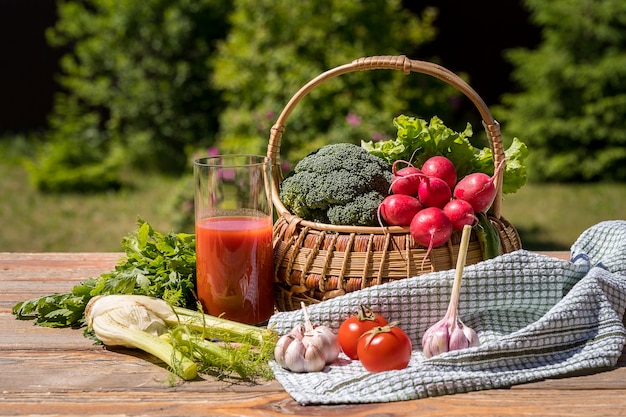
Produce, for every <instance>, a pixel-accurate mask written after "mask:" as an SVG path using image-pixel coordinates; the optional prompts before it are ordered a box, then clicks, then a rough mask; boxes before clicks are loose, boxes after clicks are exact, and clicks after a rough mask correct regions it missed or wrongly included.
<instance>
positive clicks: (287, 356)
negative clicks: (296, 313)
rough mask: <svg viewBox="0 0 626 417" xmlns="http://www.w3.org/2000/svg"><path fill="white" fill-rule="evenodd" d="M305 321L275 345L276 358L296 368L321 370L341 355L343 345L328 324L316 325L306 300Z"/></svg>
mask: <svg viewBox="0 0 626 417" xmlns="http://www.w3.org/2000/svg"><path fill="white" fill-rule="evenodd" d="M302 311H303V313H304V325H303V324H299V325H297V326H295V327H294V328H293V329H291V331H290V332H289V333H287V334H286V335H283V336H281V337H280V339H278V342H277V343H276V348H275V349H274V358H275V359H276V362H277V363H278V364H279V365H280V366H282V367H283V368H285V369H288V370H290V371H292V372H319V371H321V370H323V369H324V367H325V366H326V365H328V364H330V363H333V362H334V361H335V359H337V357H338V356H339V352H340V351H341V346H340V345H339V340H338V339H337V336H336V335H335V333H333V331H332V330H331V329H330V328H329V327H327V326H317V327H313V325H312V324H311V320H310V319H309V314H308V312H307V310H306V306H305V305H304V303H302Z"/></svg>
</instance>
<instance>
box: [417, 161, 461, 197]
mask: <svg viewBox="0 0 626 417" xmlns="http://www.w3.org/2000/svg"><path fill="white" fill-rule="evenodd" d="M422 172H423V173H424V174H425V175H428V176H429V177H437V178H441V179H442V180H444V181H445V182H446V184H448V187H450V189H453V188H454V185H455V184H456V168H455V167H454V164H453V163H452V161H450V160H449V159H448V158H446V157H445V156H433V157H430V158H428V159H427V160H426V162H424V165H422Z"/></svg>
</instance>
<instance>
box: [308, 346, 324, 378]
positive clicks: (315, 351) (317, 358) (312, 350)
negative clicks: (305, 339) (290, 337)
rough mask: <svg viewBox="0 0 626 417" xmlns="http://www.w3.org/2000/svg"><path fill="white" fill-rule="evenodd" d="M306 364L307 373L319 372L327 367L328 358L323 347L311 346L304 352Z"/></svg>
mask: <svg viewBox="0 0 626 417" xmlns="http://www.w3.org/2000/svg"><path fill="white" fill-rule="evenodd" d="M304 363H305V367H306V371H307V372H319V371H321V370H323V369H324V367H325V366H326V357H325V355H324V351H323V350H322V348H321V347H319V346H317V345H310V346H308V347H307V348H305V351H304Z"/></svg>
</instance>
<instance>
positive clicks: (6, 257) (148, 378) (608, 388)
mask: <svg viewBox="0 0 626 417" xmlns="http://www.w3.org/2000/svg"><path fill="white" fill-rule="evenodd" d="M552 255H554V256H558V257H565V256H567V254H564V253H552ZM121 256H122V255H121V254H119V253H36V254H30V253H0V415H2V416H6V415H25V414H29V415H52V414H54V415H66V416H84V415H93V414H98V415H178V416H193V415H203V416H284V415H296V414H297V415H304V416H321V415H323V416H342V417H345V416H353V417H357V416H372V417H373V416H400V415H415V416H447V417H450V416H464V417H468V416H521V415H524V416H542V417H546V416H585V417H587V416H596V417H597V416H623V415H625V414H626V355H622V358H621V360H620V363H619V364H618V367H617V368H616V369H614V370H611V371H608V372H602V373H597V374H593V375H587V376H579V377H571V378H565V379H552V380H546V381H542V382H537V383H532V384H526V385H519V386H514V387H511V388H510V389H498V390H488V391H480V392H473V393H468V394H457V395H449V396H444V397H437V398H427V399H423V400H416V401H405V402H394V403H383V404H363V405H349V406H348V405H345V406H306V407H304V406H300V405H298V404H297V403H296V402H295V401H294V400H293V399H291V397H290V396H289V395H288V394H287V393H286V392H285V391H284V390H283V388H282V386H281V385H280V384H279V383H278V382H276V381H269V382H264V383H261V384H259V385H233V384H232V383H227V382H222V381H217V380H214V379H212V378H210V377H207V378H206V379H204V380H201V381H193V382H186V383H181V382H178V381H174V384H172V379H171V378H170V375H169V373H168V371H167V370H166V369H165V368H163V367H161V366H160V365H159V363H158V362H157V361H156V360H154V359H152V358H151V357H149V356H147V355H145V354H142V353H138V352H133V351H130V350H126V351H112V350H106V349H104V348H102V347H101V346H97V345H94V344H93V342H92V340H90V339H87V338H85V337H84V336H83V332H82V330H73V329H48V328H42V327H38V326H34V325H33V323H32V322H30V321H20V320H16V319H15V317H14V316H13V315H12V314H11V308H12V307H13V305H14V304H15V303H16V302H18V301H22V300H26V299H29V298H32V297H35V296H38V295H44V294H50V293H53V292H65V291H68V290H69V289H71V288H72V287H73V286H74V285H75V284H76V283H78V282H79V281H82V280H84V279H86V278H89V277H97V276H99V275H100V274H101V273H103V272H107V271H109V270H111V269H112V268H113V267H114V265H115V264H116V263H117V260H118V259H119V258H120V257H121Z"/></svg>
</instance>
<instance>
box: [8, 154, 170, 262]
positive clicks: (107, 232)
mask: <svg viewBox="0 0 626 417" xmlns="http://www.w3.org/2000/svg"><path fill="white" fill-rule="evenodd" d="M137 175H138V177H137V179H136V181H137V183H136V186H135V187H134V188H133V189H127V190H121V191H118V192H107V193H94V194H48V193H41V192H38V191H37V190H35V189H34V188H32V187H31V186H30V185H29V183H28V178H27V175H26V172H25V171H24V169H23V168H22V167H20V166H18V165H11V166H7V165H2V164H0V178H2V181H1V182H0V195H1V196H2V204H1V205H0V219H2V231H1V232H0V251H25V252H38V251H44V252H54V251H58V252H64V251H73V252H93V251H120V250H121V245H120V242H121V240H122V238H123V237H124V236H126V235H128V234H129V233H131V232H133V231H135V230H136V229H137V216H141V217H142V218H143V219H145V220H146V221H148V222H149V223H150V224H151V225H152V226H153V227H155V228H156V229H157V230H160V231H164V232H169V231H171V229H172V222H171V221H170V219H169V218H170V215H169V214H168V213H167V210H166V209H167V202H168V199H169V196H170V195H171V193H172V188H173V187H174V185H175V180H174V179H171V178H165V177H155V176H153V175H145V176H141V175H140V174H137Z"/></svg>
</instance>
